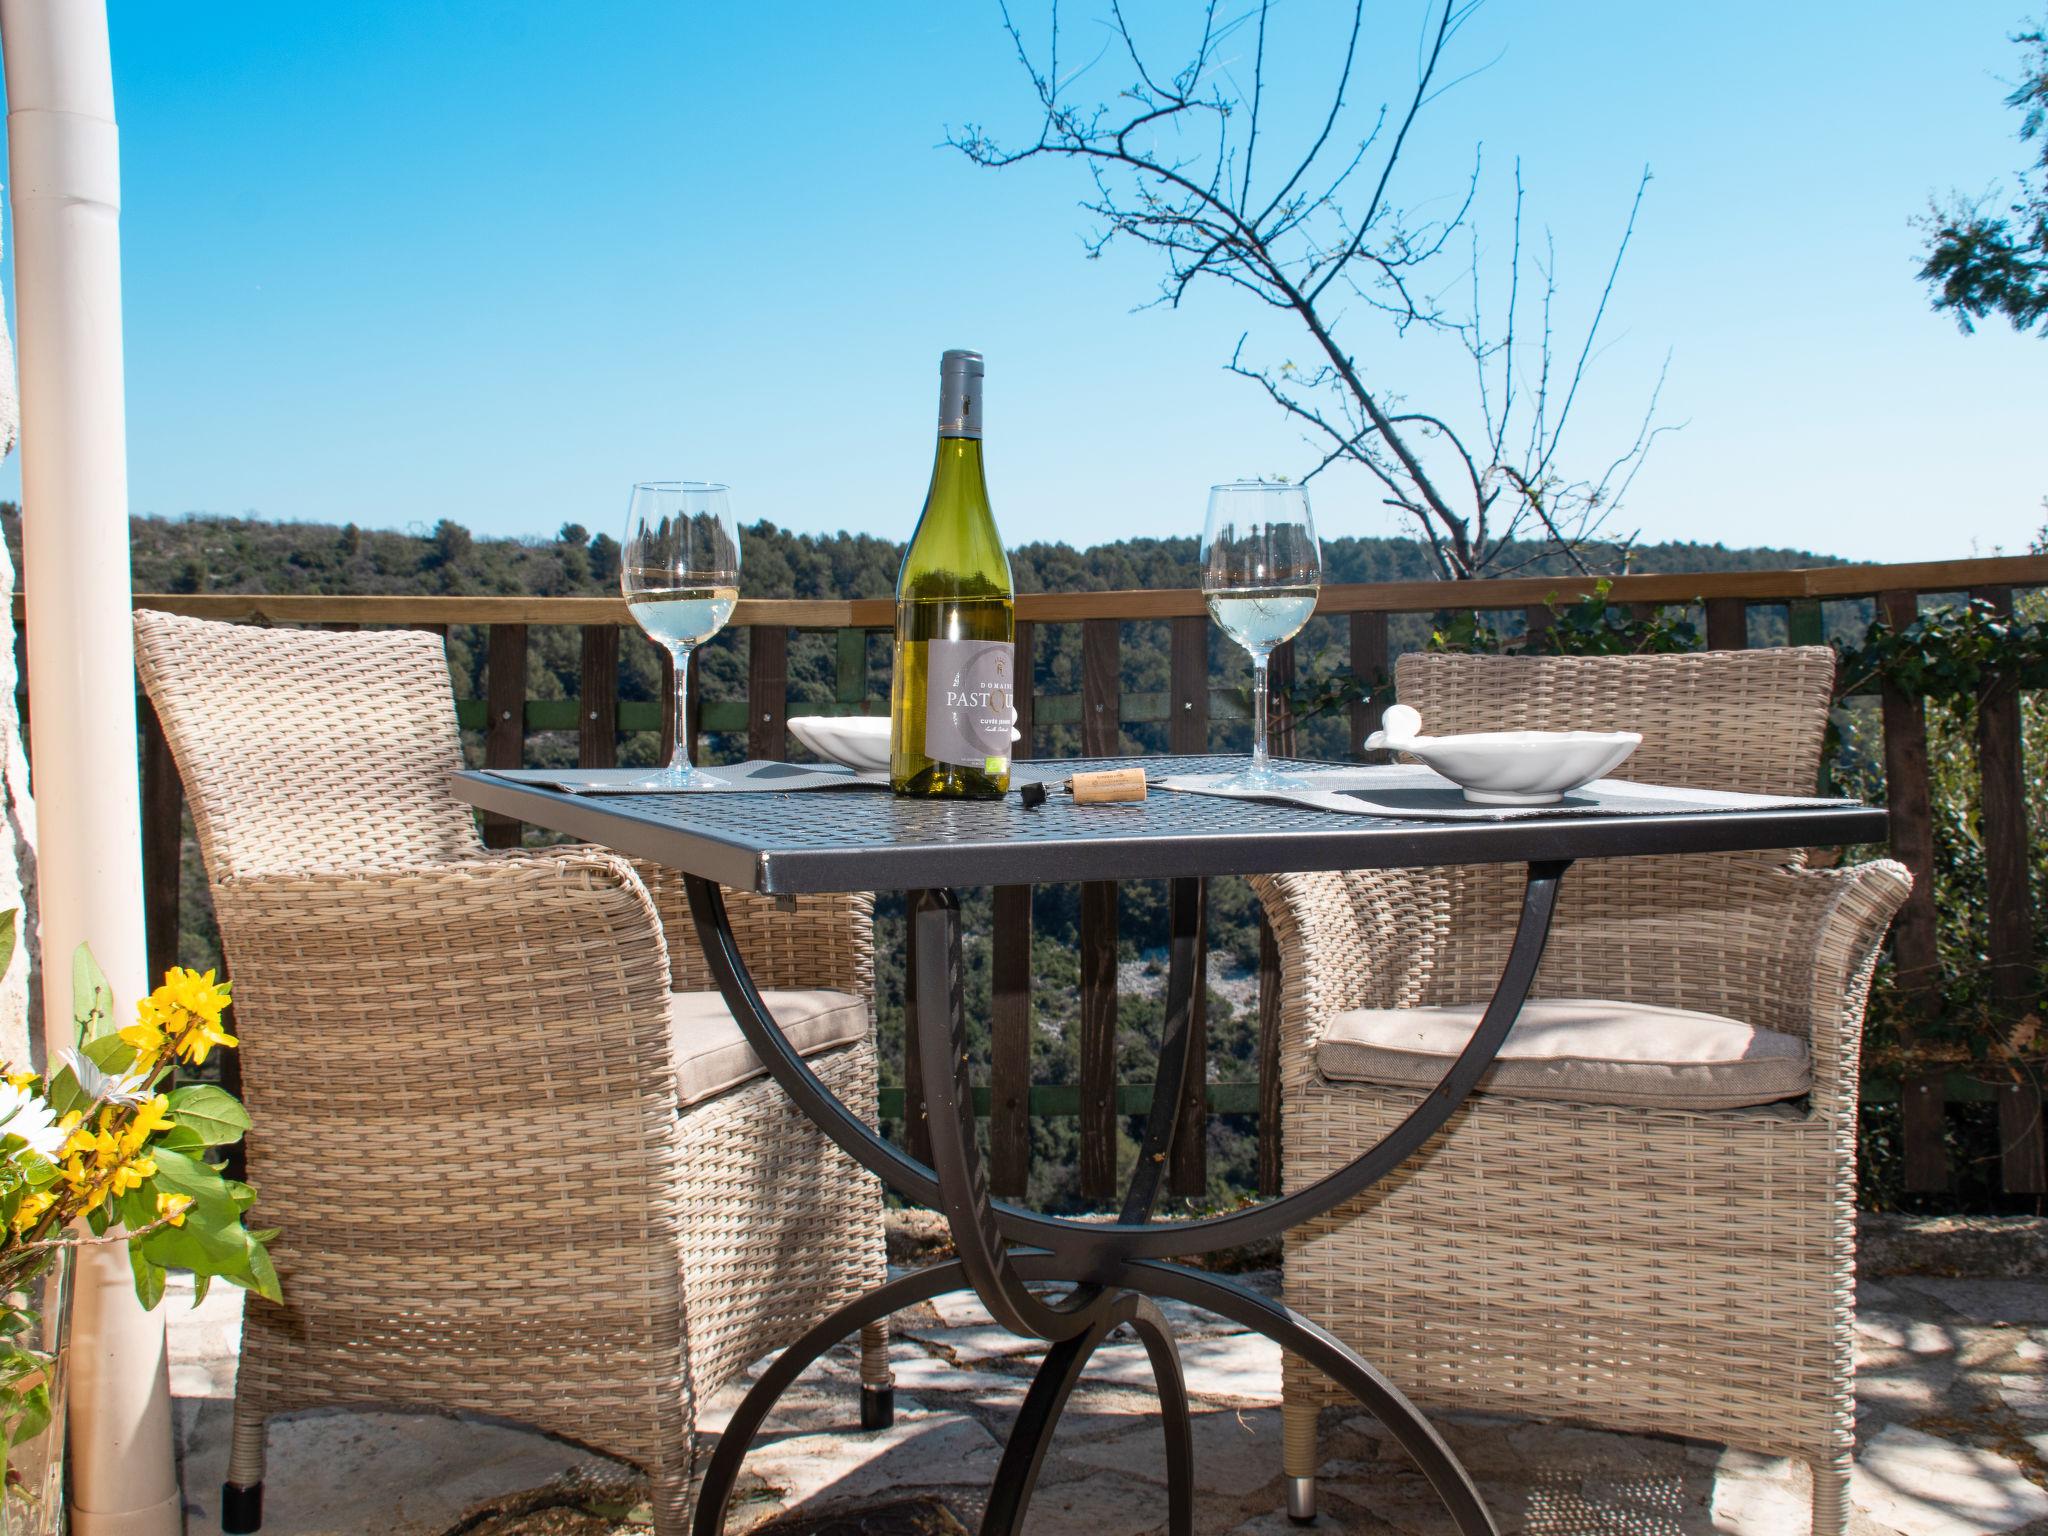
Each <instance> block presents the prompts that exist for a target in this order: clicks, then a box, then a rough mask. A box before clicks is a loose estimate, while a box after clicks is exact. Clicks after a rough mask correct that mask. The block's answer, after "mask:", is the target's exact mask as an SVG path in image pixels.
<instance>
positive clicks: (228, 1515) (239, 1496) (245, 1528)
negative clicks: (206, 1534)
mask: <svg viewBox="0 0 2048 1536" xmlns="http://www.w3.org/2000/svg"><path fill="white" fill-rule="evenodd" d="M220 1528H221V1529H222V1530H223V1531H225V1532H226V1533H227V1536H250V1533H252V1532H254V1531H260V1530H262V1529H263V1485H262V1484H261V1483H251V1484H250V1485H249V1486H248V1487H246V1488H244V1487H242V1486H240V1485H239V1484H237V1483H222V1484H221V1485H220Z"/></svg>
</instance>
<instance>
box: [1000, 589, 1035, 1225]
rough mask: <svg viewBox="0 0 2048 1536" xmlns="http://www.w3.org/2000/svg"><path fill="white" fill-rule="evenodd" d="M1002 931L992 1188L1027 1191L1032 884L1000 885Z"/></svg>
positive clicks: (1027, 652) (1030, 653)
mask: <svg viewBox="0 0 2048 1536" xmlns="http://www.w3.org/2000/svg"><path fill="white" fill-rule="evenodd" d="M1032 640H1033V636H1032V631H1031V625H1030V624H1029V623H1028V622H1027V623H1022V624H1019V625H1018V626H1017V632H1016V640H1015V645H1016V660H1017V666H1016V675H1015V676H1014V677H1013V678H1012V680H1011V687H1012V691H1013V697H1014V701H1015V703H1016V706H1017V741H1016V744H1015V746H1014V748H1013V754H1014V757H1015V758H1016V759H1017V760H1020V761H1021V760H1023V759H1026V758H1029V757H1030V756H1031V713H1032V711H1031V705H1032V689H1033V688H1034V687H1035V686H1036V681H1037V666H1036V653H1035V652H1034V650H1033V647H1032ZM993 922H994V932H992V933H991V934H990V935H989V950H990V954H989V994H990V996H989V1014H990V1018H989V1119H988V1152H989V1158H988V1162H989V1188H990V1189H991V1190H993V1191H994V1192H995V1193H996V1194H998V1195H1009V1196H1019V1197H1021V1196H1022V1195H1024V1194H1026V1193H1028V1191H1029V1190H1030V1187H1031V943H1032V940H1031V887H1030V886H1028V885H999V886H997V887H996V889H995V904H994V918H993Z"/></svg>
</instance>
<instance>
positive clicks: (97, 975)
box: [71, 944, 114, 1046]
mask: <svg viewBox="0 0 2048 1536" xmlns="http://www.w3.org/2000/svg"><path fill="white" fill-rule="evenodd" d="M71 1022H72V1024H73V1026H74V1027H75V1028H76V1031H77V1035H76V1038H77V1041H78V1043H79V1044H80V1045H81V1046H82V1045H84V1044H85V1043H86V1042H87V1041H88V1040H98V1039H101V1038H103V1037H105V1036H107V1035H111V1034H112V1033H113V1032H114V989H113V988H112V987H110V986H108V985H107V978H106V975H105V973H104V972H102V971H101V970H100V963H99V961H97V960H95V959H93V957H92V951H91V950H90V949H89V948H87V947H86V946H85V945H83V944H81V945H79V946H78V948H77V950H76V951H74V952H73V954H72V956H71Z"/></svg>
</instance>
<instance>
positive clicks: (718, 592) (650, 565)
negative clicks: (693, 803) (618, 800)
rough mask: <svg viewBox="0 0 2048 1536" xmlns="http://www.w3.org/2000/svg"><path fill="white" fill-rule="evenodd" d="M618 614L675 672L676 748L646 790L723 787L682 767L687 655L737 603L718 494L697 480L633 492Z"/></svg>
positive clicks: (730, 531)
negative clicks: (627, 617)
mask: <svg viewBox="0 0 2048 1536" xmlns="http://www.w3.org/2000/svg"><path fill="white" fill-rule="evenodd" d="M619 590H620V591H622V592H623V593H624V594H625V597H626V610H627V612H629V613H631V614H632V615H633V622H634V623H636V624H638V625H639V626H640V627H641V628H642V629H643V630H645V631H646V632H647V637H648V638H649V639H650V640H652V641H653V642H654V643H655V644H656V645H659V646H661V647H663V648H664V649H666V650H667V651H668V653H669V656H670V658H671V659H672V660H673V662H674V664H675V681H676V745H675V751H674V752H673V753H671V754H670V756H669V760H668V766H667V767H666V768H663V769H661V770H660V771H659V772H657V773H655V774H654V775H653V776H652V777H650V778H649V779H647V780H646V781H645V783H644V785H643V786H642V787H644V788H647V789H708V788H712V787H714V786H718V785H720V784H721V783H722V782H723V781H721V780H719V779H716V778H714V777H712V776H711V775H710V774H707V773H702V772H699V771H698V770H697V769H696V768H695V767H693V766H692V765H691V763H690V724H689V721H690V652H691V651H693V650H695V649H696V648H697V647H698V646H700V645H702V644H703V643H704V642H705V641H706V640H709V639H710V638H711V637H712V636H713V635H715V634H717V633H718V632H719V631H720V630H721V629H723V628H725V621H726V620H727V619H730V618H731V617H732V610H733V605H734V604H736V603H737V602H738V601H739V596H740V529H739V524H738V523H736V522H734V521H733V516H732V506H731V502H730V499H729V497H728V494H727V491H726V488H725V487H724V486H722V485H714V484H711V483H710V482H708V481H704V480H656V481H649V482H648V483H646V484H644V485H636V486H634V487H633V496H632V499H631V501H630V502H629V503H628V504H627V507H626V542H625V547H624V548H623V549H621V550H620V551H619Z"/></svg>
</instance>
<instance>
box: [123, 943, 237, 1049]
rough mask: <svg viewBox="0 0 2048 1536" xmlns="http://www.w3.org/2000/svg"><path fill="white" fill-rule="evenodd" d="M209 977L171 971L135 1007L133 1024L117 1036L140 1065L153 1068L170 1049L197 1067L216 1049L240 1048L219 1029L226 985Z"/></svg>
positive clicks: (182, 969) (225, 1005) (209, 973)
mask: <svg viewBox="0 0 2048 1536" xmlns="http://www.w3.org/2000/svg"><path fill="white" fill-rule="evenodd" d="M213 977H214V973H213V972H212V971H207V972H205V973H203V974H202V973H201V972H198V971H193V970H188V969H186V968H185V967H183V966H176V967H173V968H172V969H171V970H169V971H166V972H165V973H164V984H163V985H162V986H160V987H158V988H157V989H156V990H155V991H154V992H152V993H150V994H149V996H147V997H145V998H144V999H143V1000H142V1001H141V1002H140V1003H138V1004H137V1005H136V1008H135V1022H134V1023H133V1024H131V1025H129V1026H128V1027H127V1028H126V1029H124V1030H122V1031H121V1038H122V1039H123V1040H125V1041H127V1042H128V1044H130V1045H132V1046H134V1047H135V1051H136V1055H137V1059H138V1064H140V1063H142V1062H147V1063H148V1064H150V1065H154V1064H155V1062H156V1060H157V1058H158V1057H159V1056H161V1055H162V1054H163V1052H164V1050H165V1049H166V1047H167V1046H168V1048H169V1049H170V1050H172V1051H174V1052H175V1053H176V1054H177V1055H178V1056H179V1057H181V1058H182V1059H183V1060H185V1061H189V1062H192V1063H193V1064H195V1065H197V1064H198V1063H200V1062H203V1061H205V1060H206V1058H207V1056H208V1055H209V1054H210V1053H211V1052H212V1050H213V1048H214V1047H215V1046H217V1045H219V1046H233V1045H239V1044H240V1043H241V1042H240V1041H238V1040H236V1038H235V1037H234V1036H233V1035H231V1034H229V1033H228V1032H227V1031H226V1030H225V1029H224V1028H222V1026H221V1015H223V1014H224V1013H226V1012H227V1009H228V1004H229V1001H230V999H229V997H228V989H229V986H230V983H227V982H216V981H215V980H214V979H213Z"/></svg>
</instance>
